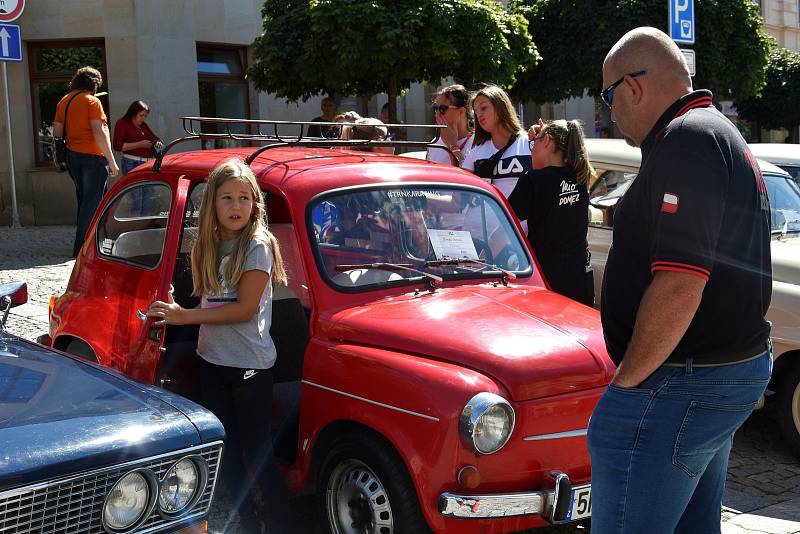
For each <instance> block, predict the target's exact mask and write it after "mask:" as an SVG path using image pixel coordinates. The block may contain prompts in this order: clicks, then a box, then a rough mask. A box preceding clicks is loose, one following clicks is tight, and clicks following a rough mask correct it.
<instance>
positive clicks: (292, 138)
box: [153, 117, 452, 172]
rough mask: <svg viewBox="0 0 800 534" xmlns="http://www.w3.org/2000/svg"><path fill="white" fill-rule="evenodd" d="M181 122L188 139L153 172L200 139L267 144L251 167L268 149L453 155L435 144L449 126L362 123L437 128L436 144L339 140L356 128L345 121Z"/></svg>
mask: <svg viewBox="0 0 800 534" xmlns="http://www.w3.org/2000/svg"><path fill="white" fill-rule="evenodd" d="M181 121H183V131H184V132H186V136H184V137H180V138H178V139H175V140H174V141H172V142H170V143H169V144H168V145H167V146H165V147H164V148H163V150H161V151H160V152H159V153H158V155H157V157H156V161H155V163H153V172H159V170H160V169H161V162H162V161H163V159H164V156H165V155H166V154H167V153H168V152H169V150H170V149H171V148H172V147H174V146H175V145H178V144H180V143H185V142H187V141H194V140H198V139H201V140H202V139H234V140H237V141H248V142H264V143H267V144H266V145H264V146H261V147H258V148H256V149H255V150H254V151H253V153H252V154H250V155H249V156H247V158H246V159H245V163H247V164H248V165H250V164H251V163H252V162H253V160H255V158H256V157H258V155H259V154H262V153H263V152H265V151H267V150H270V149H273V148H278V147H283V146H306V147H341V146H348V147H365V146H392V147H415V148H422V147H425V148H429V147H435V148H441V149H442V150H447V151H448V152H451V151H450V149H449V148H448V147H446V146H443V145H436V144H435V143H436V142H437V141H438V140H439V137H440V131H441V130H442V129H443V128H445V126H443V125H438V124H436V125H433V124H374V125H373V124H360V125H359V128H372V129H373V130H374V129H376V128H392V129H397V128H404V129H412V128H413V129H421V128H424V129H426V130H431V129H433V130H434V131H435V134H436V136H435V138H434V139H433V141H371V140H362V139H342V138H341V137H339V136H340V135H341V132H342V131H343V130H344V128H343V126H352V123H345V122H301V121H272V120H260V119H259V120H250V119H224V118H218V117H181ZM311 126H317V127H327V128H329V129H332V130H333V131H334V132H336V137H310V136H308V135H307V134H306V132H307V131H308V128H309V127H311ZM204 127H213V128H214V129H216V130H217V132H213V133H212V132H203V131H202V130H203V128H204ZM287 130H288V132H287ZM298 130H299V132H298ZM451 154H452V152H451Z"/></svg>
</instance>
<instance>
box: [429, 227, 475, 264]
mask: <svg viewBox="0 0 800 534" xmlns="http://www.w3.org/2000/svg"><path fill="white" fill-rule="evenodd" d="M428 236H429V237H430V238H431V245H433V251H434V253H436V259H437V260H455V259H462V258H467V259H470V260H477V259H478V253H477V252H476V251H475V243H473V242H472V234H470V233H469V232H467V231H464V230H432V229H428Z"/></svg>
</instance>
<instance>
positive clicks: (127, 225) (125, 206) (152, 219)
mask: <svg viewBox="0 0 800 534" xmlns="http://www.w3.org/2000/svg"><path fill="white" fill-rule="evenodd" d="M171 200H172V194H171V190H170V188H169V186H168V185H166V184H164V183H145V184H138V185H135V186H133V187H129V188H128V189H126V190H124V191H123V192H122V193H120V194H119V195H118V196H117V197H116V198H115V199H114V201H113V202H111V204H109V205H108V207H107V208H106V210H105V212H104V213H103V215H102V217H101V218H100V223H99V224H98V226H97V245H98V250H99V253H100V255H101V256H105V257H109V258H114V259H120V260H125V261H128V262H131V263H135V264H137V265H141V266H143V267H148V268H152V267H155V266H156V265H158V264H159V262H160V261H161V254H162V251H163V249H164V239H165V237H166V230H167V222H168V220H169V210H170V203H171Z"/></svg>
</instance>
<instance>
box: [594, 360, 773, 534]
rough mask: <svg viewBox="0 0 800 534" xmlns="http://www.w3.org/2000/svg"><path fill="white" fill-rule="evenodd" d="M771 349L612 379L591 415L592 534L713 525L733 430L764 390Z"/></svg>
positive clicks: (701, 531)
mask: <svg viewBox="0 0 800 534" xmlns="http://www.w3.org/2000/svg"><path fill="white" fill-rule="evenodd" d="M771 373H772V351H771V350H768V351H766V352H765V353H764V354H763V355H761V356H759V357H758V358H756V359H753V360H750V361H746V362H743V363H737V364H731V365H724V366H720V367H692V362H691V360H689V361H687V363H686V365H685V366H681V367H666V366H664V367H660V368H659V369H657V370H656V371H655V372H654V373H653V374H652V375H650V376H649V377H648V378H647V380H645V381H644V382H643V383H642V384H640V385H639V386H638V387H635V388H622V387H617V386H612V385H610V386H609V387H608V389H607V390H606V392H605V393H604V394H603V396H602V397H601V398H600V401H599V402H598V403H597V406H596V407H595V410H594V413H593V414H592V417H591V420H590V422H589V438H588V439H589V454H590V455H591V461H592V534H611V533H615V534H617V533H619V534H641V533H647V534H662V533H663V534H667V533H669V534H672V533H687V534H689V533H691V534H716V533H719V532H720V512H721V506H722V492H723V490H724V488H725V477H726V474H727V466H728V455H729V454H730V450H731V445H732V443H733V433H734V432H735V431H736V430H737V429H738V428H739V427H740V426H741V425H742V423H744V421H745V420H746V419H747V417H748V416H749V415H750V413H751V412H752V411H753V409H754V408H755V406H756V402H757V401H758V400H759V398H760V397H761V395H763V393H764V390H765V389H766V387H767V382H769V378H770V375H771Z"/></svg>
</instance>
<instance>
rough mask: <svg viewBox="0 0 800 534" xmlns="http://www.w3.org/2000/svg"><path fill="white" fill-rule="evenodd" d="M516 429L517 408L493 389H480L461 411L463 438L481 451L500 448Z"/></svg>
mask: <svg viewBox="0 0 800 534" xmlns="http://www.w3.org/2000/svg"><path fill="white" fill-rule="evenodd" d="M513 430H514V409H513V408H512V407H511V405H510V404H509V403H508V401H507V400H505V399H504V398H503V397H501V396H499V395H495V394H494V393H478V394H477V395H475V396H474V397H472V399H470V401H469V402H468V403H467V405H466V406H464V409H463V410H462V412H461V421H460V432H461V438H462V440H463V441H464V443H465V444H466V445H467V446H469V447H470V448H472V449H474V450H475V451H476V452H479V453H481V454H492V453H494V452H497V451H499V450H500V449H501V448H503V445H505V444H506V442H507V441H508V438H510V437H511V432H512V431H513Z"/></svg>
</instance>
